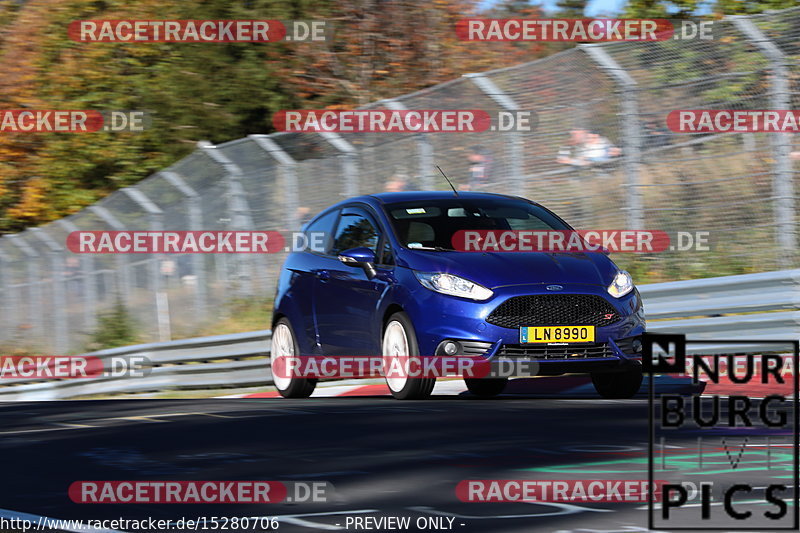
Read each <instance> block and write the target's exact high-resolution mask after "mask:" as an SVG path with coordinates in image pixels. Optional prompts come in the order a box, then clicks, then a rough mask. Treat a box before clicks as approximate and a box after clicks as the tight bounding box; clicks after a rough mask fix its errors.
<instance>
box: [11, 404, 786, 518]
mask: <svg viewBox="0 0 800 533" xmlns="http://www.w3.org/2000/svg"><path fill="white" fill-rule="evenodd" d="M647 415H648V404H647V400H646V399H633V400H624V401H620V400H600V399H591V398H589V399H586V398H584V399H542V398H520V397H500V398H496V399H492V400H480V399H477V398H474V397H471V396H469V395H466V394H463V395H459V396H439V397H433V398H432V399H430V400H425V401H416V402H399V401H396V400H394V399H392V398H390V397H377V396H376V397H340V398H319V399H314V398H311V399H307V400H284V399H262V398H258V399H211V400H199V399H198V400H108V401H73V402H66V401H62V402H40V403H6V404H0V427H1V428H2V429H0V435H2V438H0V453H2V458H3V459H2V465H3V469H2V470H3V479H4V481H5V482H4V483H3V484H2V487H3V489H2V501H1V503H0V508H2V509H4V510H5V511H13V512H17V513H19V512H22V513H31V514H34V515H40V516H42V515H43V516H47V517H51V518H60V519H69V518H73V519H103V518H108V519H113V518H119V517H123V518H147V517H153V518H155V519H168V520H173V521H174V520H177V519H179V518H180V517H189V518H195V517H199V516H205V517H211V516H218V517H234V516H239V517H241V516H270V517H278V518H279V520H280V526H279V528H278V530H279V531H292V532H293V531H298V532H309V531H325V530H341V531H348V530H349V531H358V530H360V531H392V530H391V529H370V530H365V529H354V528H352V527H350V528H349V529H346V528H345V526H346V518H347V517H348V516H349V517H355V516H362V517H364V516H372V517H382V516H397V517H410V518H411V523H412V527H410V528H409V529H407V530H413V531H416V530H419V529H418V528H417V527H415V526H414V525H413V524H414V523H415V521H416V519H417V518H419V517H423V518H439V519H442V518H445V519H448V518H452V519H453V521H452V523H453V526H452V529H427V531H461V532H487V531H491V532H495V531H496V532H532V531H535V532H539V531H542V532H548V531H559V532H568V531H571V532H576V533H578V532H585V533H593V532H620V533H622V532H630V531H647V510H646V509H647V508H646V504H645V505H643V504H634V503H588V504H587V503H576V504H568V503H548V504H542V503H470V502H461V501H459V500H458V498H457V497H456V495H455V487H456V485H457V483H458V482H459V481H461V480H465V479H521V478H538V479H573V478H583V479H602V478H606V477H615V476H616V477H617V478H621V479H647V453H648V424H647ZM787 439H788V437H787ZM695 440H696V439H695V435H693V434H686V435H679V436H676V437H674V438H671V440H670V444H669V450H671V453H677V454H683V453H686V454H689V453H691V451H692V449H693V448H694V447H695V446H696V442H695ZM752 442H754V441H751V444H752ZM776 442H777V441H776V440H773V443H772V445H773V446H783V448H784V449H785V448H786V447H787V446H791V444H785V443H784V444H776ZM786 442H789V441H788V440H787V441H786ZM737 445H738V443H737ZM776 451H777V449H776ZM718 455H719V454H718ZM778 455H779V454H778ZM776 457H777V455H776V453H773V456H772V460H773V461H775V458H776ZM711 459H712V456H711V455H708V456H707V457H706V459H705V461H706V463H705V464H706V466H705V468H706V469H708V468H709V467H710V465H711V464H712V460H711ZM745 459H747V460H748V461H751V460H753V461H756V462H757V461H758V459H751V458H750V456H748V455H747V454H746V455H745ZM761 459H763V458H761ZM778 459H779V458H778ZM779 462H780V461H779ZM773 468H774V467H773ZM742 472H744V474H743V473H742ZM748 472H749V474H748ZM764 472H766V470H764V469H763V464H757V465H756V466H755V468H750V469H742V470H741V471H740V473H739V474H738V475H740V476H747V475H750V476H755V477H758V476H762V477H763V475H765V474H764ZM773 472H774V471H773ZM709 476H710V477H713V473H712V472H711V471H709V474H708V475H707V476H706V477H705V478H704V479H710V477H709ZM237 479H238V480H276V481H286V482H292V481H295V482H296V481H327V482H330V483H332V484H333V486H334V487H335V494H334V495H333V496H332V497H331V498H330V500H329V501H327V502H309V503H277V504H268V505H263V504H262V505H252V504H238V505H230V504H229V505H187V504H183V505H174V504H172V505H165V504H150V505H145V504H125V505H122V504H105V505H87V504H83V505H81V504H76V503H73V502H72V501H70V499H69V498H68V495H67V488H68V487H69V486H70V484H71V483H72V482H73V481H77V480H237ZM790 508H791V507H790ZM444 522H445V523H446V522H448V520H444ZM252 530H253V529H251V531H252ZM255 530H256V531H263V530H261V529H255ZM664 530H668V529H664ZM759 530H760V529H759V528H755V529H750V531H759ZM395 531H396V530H395Z"/></svg>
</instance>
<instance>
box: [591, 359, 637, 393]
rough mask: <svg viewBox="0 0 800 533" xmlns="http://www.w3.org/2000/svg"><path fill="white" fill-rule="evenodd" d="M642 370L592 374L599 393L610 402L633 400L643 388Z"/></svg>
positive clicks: (634, 368)
mask: <svg viewBox="0 0 800 533" xmlns="http://www.w3.org/2000/svg"><path fill="white" fill-rule="evenodd" d="M642 379H643V377H642V368H641V367H638V366H637V367H633V368H630V369H628V370H625V371H623V372H608V373H603V374H592V383H593V384H594V388H595V390H596V391H597V393H598V394H599V395H600V396H602V397H603V398H607V399H609V400H624V399H627V398H633V396H634V395H635V394H636V393H637V392H639V387H641V386H642Z"/></svg>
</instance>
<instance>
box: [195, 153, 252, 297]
mask: <svg viewBox="0 0 800 533" xmlns="http://www.w3.org/2000/svg"><path fill="white" fill-rule="evenodd" d="M197 146H198V147H199V149H200V150H201V151H202V152H203V153H204V154H206V155H207V156H208V157H209V158H210V159H211V160H212V161H214V162H216V163H217V164H218V165H220V166H221V167H222V168H223V170H224V172H225V180H226V182H227V184H228V211H229V212H230V215H231V217H230V218H231V222H230V227H231V229H232V230H243V231H250V230H253V229H255V225H254V224H253V219H252V217H251V216H250V208H249V207H248V205H247V194H246V193H245V190H244V187H242V182H241V175H242V170H241V169H240V168H239V166H238V165H237V164H236V163H234V162H233V161H231V160H230V159H229V158H228V157H227V156H226V155H225V154H223V153H222V152H220V151H219V150H218V149H217V147H216V146H214V145H212V144H211V143H210V142H208V141H200V142H199V143H197ZM235 263H236V266H237V268H236V271H237V276H236V277H237V292H238V293H239V296H241V297H248V296H252V294H253V276H252V265H251V263H250V258H249V257H248V256H247V254H245V255H243V256H242V255H238V254H237V256H236V258H235Z"/></svg>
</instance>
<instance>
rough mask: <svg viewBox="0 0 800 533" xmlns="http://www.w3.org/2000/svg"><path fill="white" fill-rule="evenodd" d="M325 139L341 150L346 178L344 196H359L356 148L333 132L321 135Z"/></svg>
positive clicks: (343, 171) (343, 174)
mask: <svg viewBox="0 0 800 533" xmlns="http://www.w3.org/2000/svg"><path fill="white" fill-rule="evenodd" d="M320 136H322V138H323V139H325V140H326V141H328V142H329V143H330V144H331V146H333V147H334V148H336V149H337V150H339V153H340V154H341V155H340V156H339V157H340V158H341V162H342V177H343V178H344V191H342V192H343V193H344V196H345V197H346V198H350V197H352V196H358V181H359V178H358V164H357V163H356V149H355V147H354V146H353V145H352V144H350V143H349V142H347V141H346V140H344V138H342V136H341V135H339V134H338V133H333V132H323V133H320Z"/></svg>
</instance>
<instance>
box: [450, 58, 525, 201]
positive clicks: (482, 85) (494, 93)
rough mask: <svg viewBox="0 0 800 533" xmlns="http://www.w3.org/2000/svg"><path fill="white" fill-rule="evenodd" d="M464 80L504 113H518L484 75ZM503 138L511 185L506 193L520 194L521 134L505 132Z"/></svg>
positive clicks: (505, 96)
mask: <svg viewBox="0 0 800 533" xmlns="http://www.w3.org/2000/svg"><path fill="white" fill-rule="evenodd" d="M464 77H465V78H468V79H469V80H470V81H471V82H472V83H473V84H475V86H476V87H477V88H478V89H480V90H481V91H483V94H485V95H486V96H488V97H489V98H491V99H492V100H493V101H494V102H495V103H496V104H497V105H499V106H500V107H502V108H503V109H504V110H506V111H510V112H512V113H513V112H516V111H520V107H519V105H517V103H516V102H515V101H514V99H513V98H511V97H510V96H508V95H507V94H506V93H505V92H504V91H503V90H502V89H501V88H500V87H498V86H497V85H496V84H495V83H494V82H493V81H492V80H491V79H489V78H487V77H486V75H485V74H482V73H473V74H465V75H464ZM505 136H506V137H507V138H508V142H507V143H506V147H507V150H508V160H509V165H508V169H509V173H510V174H511V176H509V178H510V179H509V180H508V183H510V184H511V190H510V191H507V192H509V193H511V194H522V191H523V190H524V186H525V182H524V177H523V161H524V159H523V157H524V156H523V147H524V140H523V138H522V132H520V131H516V129H512V130H510V131H507V132H505Z"/></svg>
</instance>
